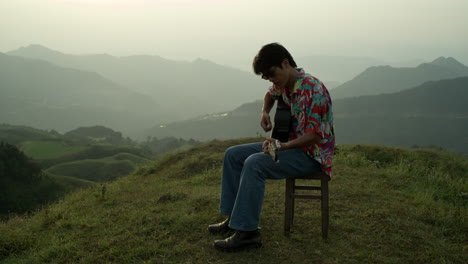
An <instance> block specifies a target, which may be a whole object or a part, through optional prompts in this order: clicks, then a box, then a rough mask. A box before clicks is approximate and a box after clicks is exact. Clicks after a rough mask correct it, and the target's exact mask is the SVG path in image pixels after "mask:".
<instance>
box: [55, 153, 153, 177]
mask: <svg viewBox="0 0 468 264" xmlns="http://www.w3.org/2000/svg"><path fill="white" fill-rule="evenodd" d="M147 161H148V160H146V159H145V158H142V157H139V156H136V155H133V154H130V153H119V154H116V155H114V156H111V157H105V158H102V159H84V160H76V161H71V162H64V163H60V164H57V165H54V166H52V167H50V168H48V169H47V170H46V172H47V173H51V174H54V175H62V176H69V177H74V178H77V179H82V180H87V181H93V182H107V181H112V180H115V179H117V178H118V177H121V176H125V175H127V174H129V173H131V172H133V171H134V170H135V169H136V167H137V165H138V164H143V163H145V162H147Z"/></svg>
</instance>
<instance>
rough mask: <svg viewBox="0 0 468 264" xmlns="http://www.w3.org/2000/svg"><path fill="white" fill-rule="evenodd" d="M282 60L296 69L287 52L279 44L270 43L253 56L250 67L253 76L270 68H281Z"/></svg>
mask: <svg viewBox="0 0 468 264" xmlns="http://www.w3.org/2000/svg"><path fill="white" fill-rule="evenodd" d="M284 59H288V61H289V64H290V65H291V66H293V67H297V65H296V62H295V61H294V59H293V57H292V56H291V54H289V51H288V50H287V49H286V48H285V47H283V46H282V45H281V44H279V43H276V42H275V43H270V44H266V45H265V46H263V47H262V48H261V49H260V51H259V52H258V54H257V56H255V58H254V60H253V63H252V66H253V70H254V72H255V74H257V75H260V74H262V73H265V72H267V71H268V70H269V69H270V68H271V67H272V66H279V67H281V63H282V62H283V60H284Z"/></svg>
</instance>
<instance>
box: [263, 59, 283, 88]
mask: <svg viewBox="0 0 468 264" xmlns="http://www.w3.org/2000/svg"><path fill="white" fill-rule="evenodd" d="M284 64H285V63H283V64H282V65H281V66H282V67H279V66H272V67H270V69H268V71H266V72H264V73H263V74H262V79H264V80H268V81H270V82H272V83H273V84H275V85H276V86H279V87H281V88H285V87H286V84H287V83H288V80H289V71H288V70H287V65H284Z"/></svg>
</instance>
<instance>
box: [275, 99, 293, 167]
mask: <svg viewBox="0 0 468 264" xmlns="http://www.w3.org/2000/svg"><path fill="white" fill-rule="evenodd" d="M291 119H292V117H291V107H289V106H288V105H287V104H286V103H285V102H284V101H283V96H279V97H278V98H277V105H276V113H275V121H274V124H273V129H272V131H271V137H272V138H274V139H277V140H279V141H281V142H287V141H288V140H289V130H290V129H291V123H292V122H291ZM269 153H270V155H271V157H272V158H273V160H274V161H275V162H278V155H277V154H278V148H277V146H276V144H275V142H270V152H269Z"/></svg>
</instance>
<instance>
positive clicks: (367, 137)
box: [148, 77, 468, 153]
mask: <svg viewBox="0 0 468 264" xmlns="http://www.w3.org/2000/svg"><path fill="white" fill-rule="evenodd" d="M466 102H468V77H460V78H455V79H449V80H440V81H431V82H426V83H424V84H422V85H419V86H417V87H414V88H412V89H407V90H405V91H400V92H396V93H393V94H383V95H374V96H362V97H358V98H346V99H338V100H334V101H333V109H334V110H333V112H334V120H335V130H336V134H337V143H339V144H351V143H370V144H382V145H397V146H414V145H419V146H437V147H442V148H446V149H449V150H452V151H458V152H465V153H466V152H468V135H467V134H466V133H465V132H466V131H467V130H468V107H467V105H466ZM261 107H262V101H255V102H252V103H248V104H244V105H242V106H241V107H238V108H236V109H234V110H233V111H228V112H224V113H218V114H214V115H207V116H205V117H202V118H197V119H192V120H188V121H184V122H176V123H171V124H164V125H160V126H157V127H154V128H153V129H152V130H151V131H150V132H148V133H150V134H152V135H156V136H158V137H163V136H169V135H172V136H176V137H182V138H194V139H198V140H208V139H214V138H216V139H230V138H240V137H249V136H256V135H262V136H268V133H265V132H263V131H262V130H261V128H260V125H259V120H260V115H259V111H260V109H261ZM274 111H275V110H274V109H273V110H272V112H271V116H272V118H273V114H274Z"/></svg>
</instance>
